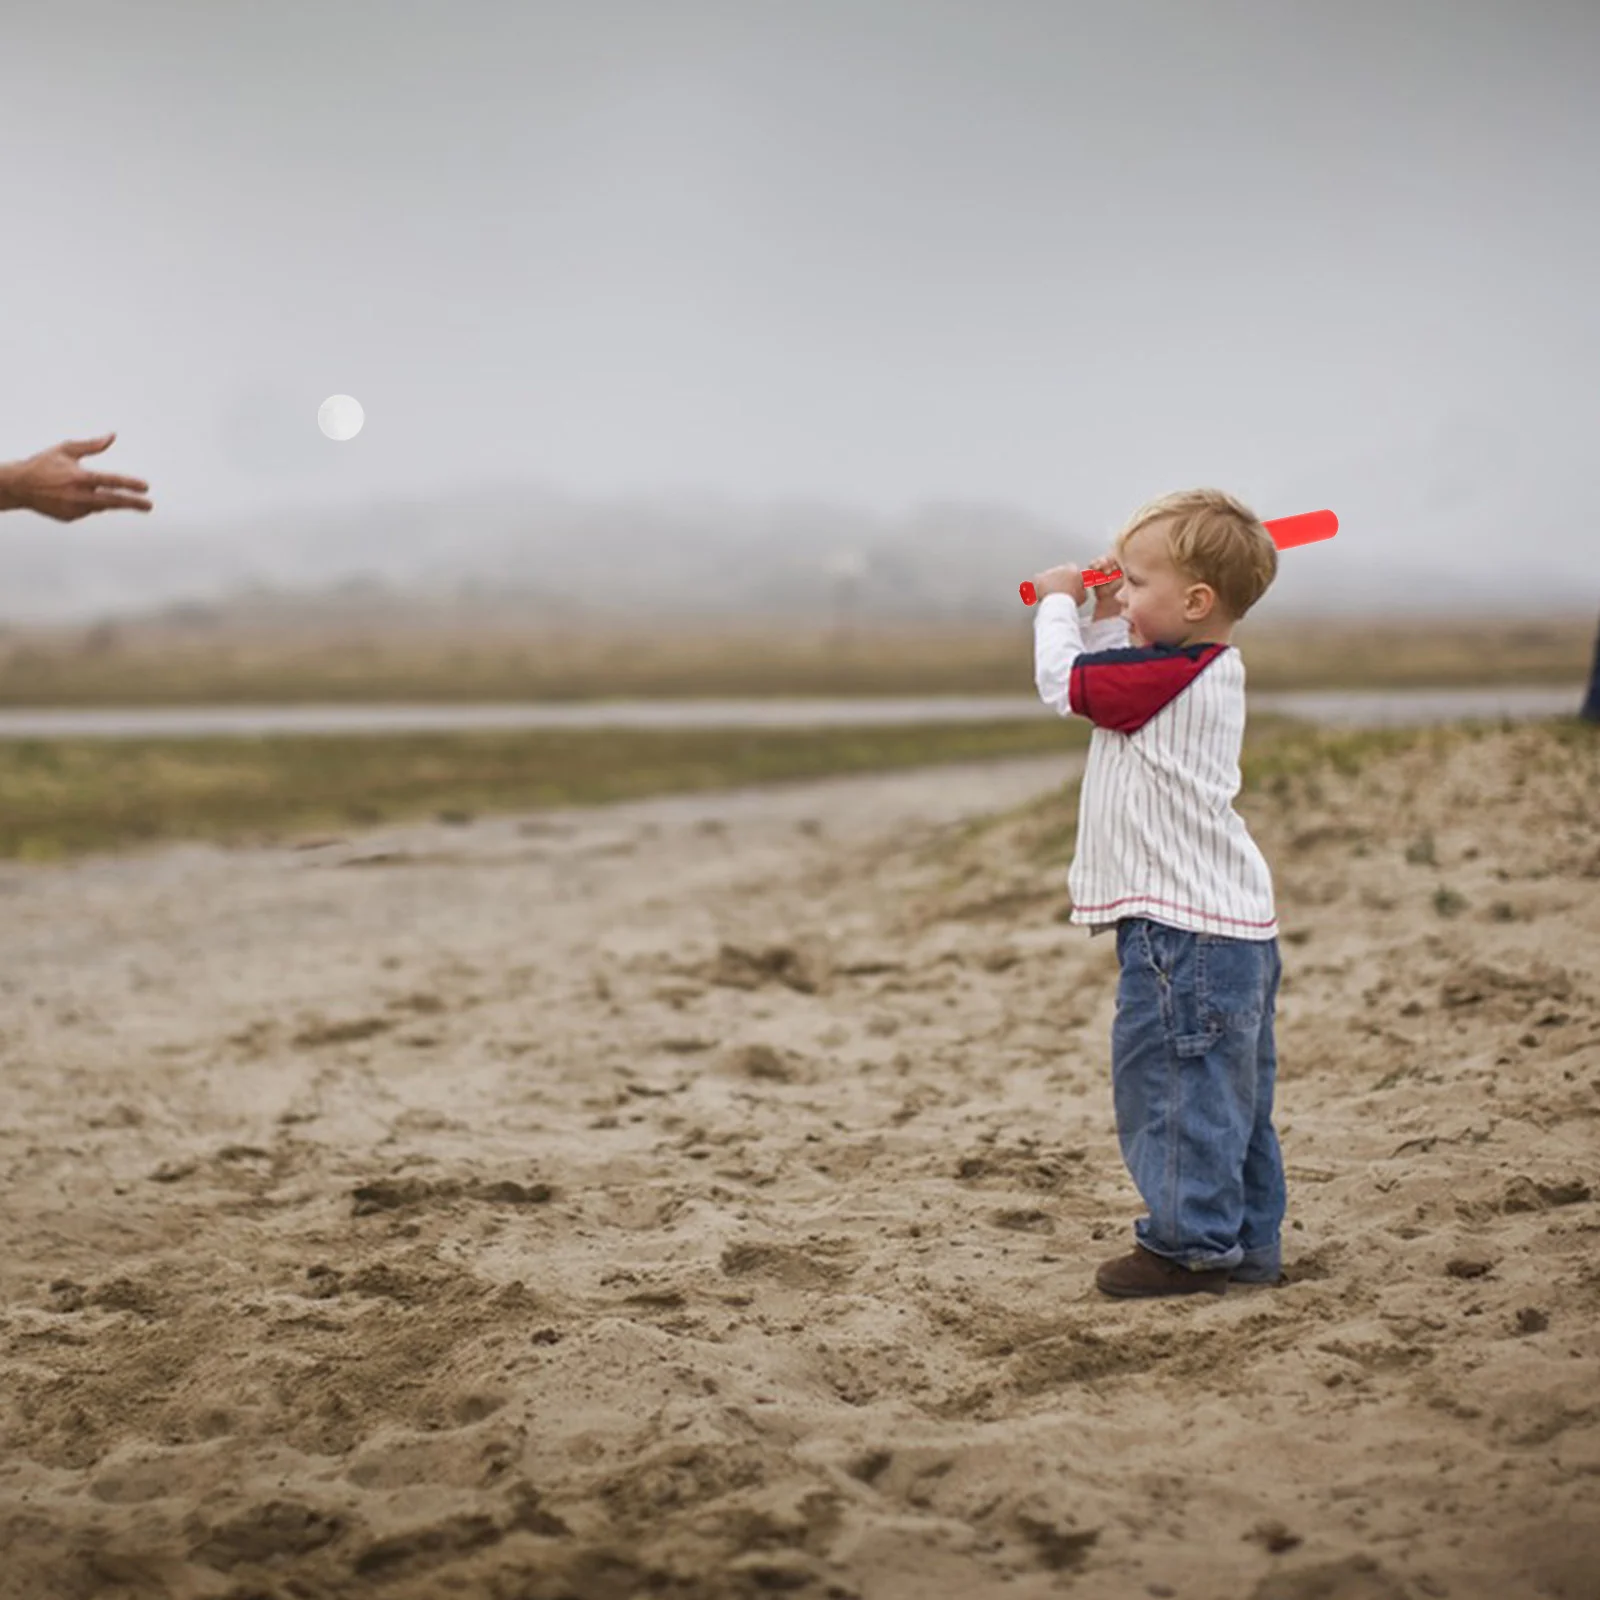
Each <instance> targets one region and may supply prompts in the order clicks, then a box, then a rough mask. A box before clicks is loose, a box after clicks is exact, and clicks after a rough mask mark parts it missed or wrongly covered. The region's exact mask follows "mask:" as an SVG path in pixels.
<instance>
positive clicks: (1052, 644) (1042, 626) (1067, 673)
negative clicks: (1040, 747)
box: [1033, 594, 1086, 717]
mask: <svg viewBox="0 0 1600 1600" xmlns="http://www.w3.org/2000/svg"><path fill="white" fill-rule="evenodd" d="M1085 648H1086V646H1085V644H1084V639H1083V629H1082V627H1081V626H1080V625H1079V622H1078V607H1077V603H1076V602H1075V601H1074V600H1073V598H1072V596H1071V595H1069V594H1047V595H1043V596H1041V598H1040V600H1039V610H1038V612H1037V614H1036V615H1035V616H1034V619H1033V682H1034V687H1035V688H1036V689H1038V691H1039V698H1040V699H1041V700H1043V701H1044V703H1045V704H1046V705H1047V706H1049V707H1050V709H1051V710H1052V711H1054V712H1055V713H1056V715H1057V716H1059V717H1070V716H1071V715H1072V698H1071V696H1072V664H1073V662H1074V661H1076V660H1077V659H1078V657H1079V656H1080V655H1082V654H1083V652H1084V650H1085Z"/></svg>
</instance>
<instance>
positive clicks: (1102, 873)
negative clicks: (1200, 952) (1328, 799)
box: [1034, 594, 1278, 940]
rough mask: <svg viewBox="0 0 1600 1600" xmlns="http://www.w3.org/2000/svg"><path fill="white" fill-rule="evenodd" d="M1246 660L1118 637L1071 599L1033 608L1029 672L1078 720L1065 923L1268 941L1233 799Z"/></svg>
mask: <svg viewBox="0 0 1600 1600" xmlns="http://www.w3.org/2000/svg"><path fill="white" fill-rule="evenodd" d="M1244 676H1245V675H1244V661H1243V658H1242V657H1241V656H1240V654H1239V652H1238V650H1237V649H1236V648H1235V647H1234V646H1233V645H1229V644H1219V643H1211V644H1205V645H1191V646H1189V647H1187V648H1184V649H1179V648H1178V647H1174V646H1139V647H1134V648H1129V646H1128V624H1127V623H1126V622H1125V621H1124V620H1122V619H1121V618H1112V619H1109V620H1106V621H1102V622H1091V623H1089V624H1088V625H1087V626H1086V627H1084V626H1082V625H1080V623H1079V619H1078V608H1077V605H1076V603H1075V602H1074V601H1073V599H1072V597H1071V596H1070V595H1063V594H1047V595H1045V596H1043V597H1042V598H1041V600H1040V601H1039V608H1038V614H1037V615H1036V617H1035V618H1034V682H1035V684H1036V685H1037V687H1038V690H1039V696H1040V698H1041V699H1042V700H1043V701H1044V703H1045V704H1046V705H1048V706H1050V707H1051V708H1052V709H1053V710H1055V711H1056V712H1058V713H1059V714H1060V715H1061V716H1064V717H1067V716H1073V715H1081V716H1087V717H1089V719H1090V720H1091V721H1092V722H1094V723H1095V729H1094V732H1093V734H1092V735H1091V736H1090V740H1089V760H1088V764H1087V766H1086V767H1085V769H1084V775H1083V785H1082V791H1081V798H1080V801H1079V807H1078V839H1077V846H1076V849H1075V851H1074V853H1073V858H1072V866H1071V869H1070V870H1069V872H1068V875H1067V886H1068V890H1069V892H1070V893H1071V896H1072V911H1071V920H1072V921H1073V922H1075V923H1078V924H1080V925H1081V926H1085V927H1088V928H1089V929H1090V930H1091V931H1092V932H1093V933H1109V932H1111V931H1112V930H1113V929H1114V928H1115V927H1116V925H1117V921H1118V919H1119V918H1121V917H1150V918H1152V919H1153V920H1154V921H1157V922H1164V923H1166V924H1168V925H1169V926H1171V927H1174V928H1185V929H1189V930H1192V931H1193V932H1196V933H1218V934H1225V935H1226V936H1228V937H1229V938H1234V939H1256V940H1266V939H1273V938H1276V937H1277V933H1278V919H1277V911H1276V907H1275V904H1274V901H1273V893H1272V872H1271V869H1270V868H1269V867H1268V866H1267V861H1266V858H1265V856H1263V855H1262V853H1261V851H1260V849H1259V847H1258V846H1257V845H1256V842H1255V840H1254V839H1252V838H1251V837H1250V831H1249V829H1248V828H1246V827H1245V823H1244V818H1243V817H1241V816H1240V815H1239V814H1238V812H1236V811H1235V810H1234V809H1233V798H1234V796H1235V795H1236V794H1238V792H1239V786H1240V782H1241V775H1240V771H1239V752H1240V749H1241V747H1242V745H1243V742H1244V722H1245V695H1244Z"/></svg>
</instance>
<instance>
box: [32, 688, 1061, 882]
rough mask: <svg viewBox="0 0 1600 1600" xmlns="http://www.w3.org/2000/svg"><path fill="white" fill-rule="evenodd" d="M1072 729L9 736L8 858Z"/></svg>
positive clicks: (478, 804) (585, 797) (594, 791)
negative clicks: (133, 737) (122, 737)
mask: <svg viewBox="0 0 1600 1600" xmlns="http://www.w3.org/2000/svg"><path fill="white" fill-rule="evenodd" d="M1088 734H1089V729H1088V725H1087V724H1085V723H1083V722H1081V721H1078V720H1077V719H1073V720H1069V721H1060V720H1057V719H1054V718H1045V719H1029V720H1026V721H1019V722H1002V723H993V724H985V723H955V724H928V725H925V726H911V727H884V728H871V729H861V728H819V729H750V730H744V729H706V730H695V731H684V730H676V729H673V730H657V729H641V730H625V731H623V730H616V729H581V730H579V729H574V730H536V731H529V732H474V733H449V734H405V735H387V736H382V735H380V736H370V737H369V736H363V737H360V738H336V737H329V736H308V735H294V736H271V737H260V738H216V739H139V740H99V739H77V740H66V739H64V740H4V741H0V858H9V859H12V860H22V861H53V860H60V859H63V858H66V857H70V856H75V855H80V854H84V853H86V852H91V851H99V850H117V849H125V848H128V847H130V846H137V845H143V844H154V843H158V842H162V841H169V840H208V841H212V842H216V843H272V842H279V841H282V840H284V839H286V838H292V837H293V836H295V835H296V834H305V833H308V832H313V831H328V830H330V829H341V828H350V827H358V828H367V827H372V826H376V825H379V824H384V823H393V822H406V821H418V820H423V819H426V818H429V817H435V818H448V817H451V816H453V817H455V818H456V819H463V818H470V817H471V816H473V815H476V814H479V813H486V812H506V811H524V810H537V809H541V808H547V807H552V806H567V805H591V804H597V803H604V802H608V801H617V800H631V799H638V798H641V797H643V796H646V795H653V794H667V793H686V792H691V791H703V790H710V789H722V788H732V787H739V786H743V785H747V784H761V783H773V782H781V781H784V780H787V779H799V778H815V777H824V776H828V775H833V774H844V773H852V772H873V771H889V770H894V769H903V768H911V767H918V766H927V765H934V764H938V763H941V762H950V761H972V760H993V759H999V758H1004V757H1008V756H1028V755H1051V754H1058V753H1059V754H1061V755H1063V756H1065V755H1067V754H1068V753H1070V752H1071V751H1073V750H1080V749H1082V748H1084V747H1085V746H1086V745H1087V743H1088Z"/></svg>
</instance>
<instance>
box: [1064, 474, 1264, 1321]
mask: <svg viewBox="0 0 1600 1600" xmlns="http://www.w3.org/2000/svg"><path fill="white" fill-rule="evenodd" d="M1091 565H1092V568H1093V569H1097V570H1100V571H1109V570H1110V569H1111V568H1113V567H1121V569H1122V573H1123V577H1122V579H1121V581H1120V582H1117V583H1114V584H1106V585H1103V586H1101V587H1099V588H1098V589H1097V590H1096V599H1095V612H1094V620H1093V621H1092V622H1091V623H1089V624H1088V626H1087V628H1086V629H1083V630H1082V631H1080V628H1079V621H1078V611H1077V607H1078V606H1079V605H1081V604H1082V603H1083V602H1084V601H1085V599H1086V594H1085V585H1084V582H1083V577H1082V574H1081V572H1080V570H1079V568H1077V567H1075V566H1061V567H1052V568H1051V569H1050V570H1049V571H1048V572H1043V573H1040V574H1039V575H1038V577H1036V578H1035V579H1034V583H1035V586H1036V587H1037V589H1038V592H1039V608H1038V614H1037V616H1036V617H1035V620H1034V680H1035V682H1036V684H1037V685H1038V689H1039V694H1040V697H1041V698H1042V699H1043V700H1044V702H1045V704H1046V705H1049V706H1051V707H1053V708H1054V709H1055V710H1056V711H1058V712H1059V713H1060V714H1061V715H1062V716H1064V717H1065V716H1070V715H1073V714H1074V713H1076V714H1077V715H1078V716H1082V717H1087V718H1088V719H1089V720H1090V721H1091V722H1093V723H1094V725H1095V726H1094V732H1093V734H1092V735H1091V737H1090V742H1089V760H1088V765H1087V767H1086V769H1085V772H1084V778H1083V787H1082V796H1081V800H1080V804H1079V812H1078V839H1077V848H1076V851H1075V853H1074V856H1073V861H1072V868H1071V871H1070V873H1069V874H1068V880H1067V881H1068V888H1069V890H1070V893H1071V896H1072V921H1073V922H1076V923H1080V924H1083V925H1086V926H1088V927H1089V928H1090V929H1091V930H1092V933H1094V934H1101V933H1108V932H1110V931H1111V930H1112V929H1113V928H1114V929H1115V930H1116V935H1117V959H1118V962H1119V963H1120V965H1121V977H1120V979H1119V982H1118V987H1117V1014H1116V1020H1115V1022H1114V1023H1113V1024H1112V1030H1111V1072H1112V1099H1113V1103H1114V1105H1115V1109H1116V1117H1117V1138H1118V1142H1119V1143H1120V1144H1121V1146H1122V1155H1123V1159H1124V1160H1125V1161H1126V1162H1127V1165H1128V1171H1129V1173H1130V1175H1131V1176H1132V1178H1133V1181H1134V1184H1135V1186H1136V1187H1137V1188H1138V1190H1139V1194H1140V1197H1141V1198H1142V1199H1143V1200H1144V1203H1145V1205H1146V1207H1147V1208H1148V1210H1149V1215H1148V1216H1145V1217H1141V1218H1140V1219H1139V1220H1138V1221H1137V1222H1135V1223H1134V1228H1133V1232H1134V1240H1135V1245H1134V1249H1133V1251H1132V1253H1131V1254H1129V1255H1126V1256H1122V1257H1119V1258H1118V1259H1116V1260H1114V1261H1107V1262H1106V1263H1104V1264H1103V1265H1102V1266H1101V1267H1100V1269H1099V1271H1098V1272H1097V1273H1096V1274H1095V1283H1096V1284H1097V1285H1098V1287H1099V1288H1100V1289H1101V1290H1102V1291H1103V1292H1104V1293H1106V1294H1109V1295H1117V1296H1146V1295H1170V1294H1195V1293H1198V1292H1202V1291H1204V1292H1209V1293H1211V1294H1222V1293H1224V1292H1225V1291H1226V1290H1227V1287H1228V1283H1229V1281H1230V1279H1231V1280H1232V1281H1234V1282H1239V1283H1276V1282H1277V1281H1278V1278H1279V1272H1280V1267H1281V1255H1280V1251H1281V1240H1280V1233H1281V1229H1282V1225H1283V1216H1284V1209H1285V1203H1286V1195H1285V1188H1284V1177H1283V1160H1282V1156H1281V1154H1280V1152H1279V1149H1278V1139H1277V1135H1276V1133H1275V1132H1274V1131H1273V1127H1272V1096H1273V1086H1274V1082H1275V1079H1276V1075H1277V1054H1276V1048H1275V1045H1274V1042H1273V1031H1272V1029H1273V1018H1274V1015H1275V1012H1276V1007H1277V993H1278V979H1279V977H1280V975H1281V971H1282V968H1281V966H1280V964H1279V960H1278V938H1277V935H1278V922H1277V915H1276V909H1275V906H1274V902H1273V894H1272V874H1271V871H1270V869H1269V868H1268V866H1267V863H1266V860H1265V858H1264V857H1263V856H1262V854H1261V851H1260V850H1259V849H1258V848H1257V847H1256V844H1255V841H1254V840H1253V839H1252V838H1251V837H1250V833H1249V831H1248V829H1247V828H1246V827H1245V825H1244V820H1243V818H1241V817H1240V816H1239V815H1238V813H1237V812H1235V811H1234V809H1233V805H1232V801H1233V797H1234V796H1235V795H1236V794H1237V793H1238V792H1239V784H1240V773H1239V751H1240V746H1241V744H1242V742H1243V739H1244V722H1245V696H1244V663H1243V661H1242V660H1241V659H1240V657H1239V652H1238V649H1237V648H1236V647H1235V646H1234V645H1233V644H1231V643H1230V642H1229V641H1230V636H1231V634H1232V632H1233V627H1234V624H1235V623H1236V622H1238V621H1239V619H1240V618H1241V617H1243V616H1244V615H1245V613H1246V612H1247V611H1249V609H1250V608H1251V607H1252V606H1253V605H1254V604H1255V603H1256V601H1257V600H1259V599H1260V598H1261V596H1262V595H1263V594H1264V593H1265V592H1266V590H1267V587H1268V585H1270V584H1271V582H1272V580H1273V578H1274V577H1276V576H1277V571H1278V553H1277V549H1276V547H1275V546H1274V545H1273V543H1272V539H1271V537H1270V535H1269V534H1268V533H1267V531H1266V529H1265V528H1263V527H1262V526H1261V523H1260V522H1259V521H1258V520H1257V518H1256V517H1255V515H1254V513H1252V512H1251V511H1249V510H1247V509H1246V508H1245V507H1244V506H1242V505H1241V504H1239V502H1238V501H1237V500H1234V499H1232V498H1230V497H1229V496H1228V495H1225V494H1222V493H1220V492H1219V491H1216V490H1211V489H1196V490H1192V491H1189V492H1186V493H1182V494H1173V495H1168V496H1166V497H1165V498H1163V499H1160V500H1156V501H1153V502H1152V503H1151V504H1149V505H1147V506H1145V507H1144V508H1143V509H1142V510H1140V511H1138V512H1136V513H1135V515H1134V516H1133V518H1132V519H1131V520H1130V521H1129V522H1128V524H1127V526H1126V527H1125V528H1124V529H1123V531H1122V532H1121V533H1120V534H1119V535H1118V537H1117V540H1116V544H1115V546H1114V551H1113V554H1112V555H1110V556H1105V557H1102V558H1101V559H1100V560H1099V561H1096V562H1094V563H1092V564H1091Z"/></svg>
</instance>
